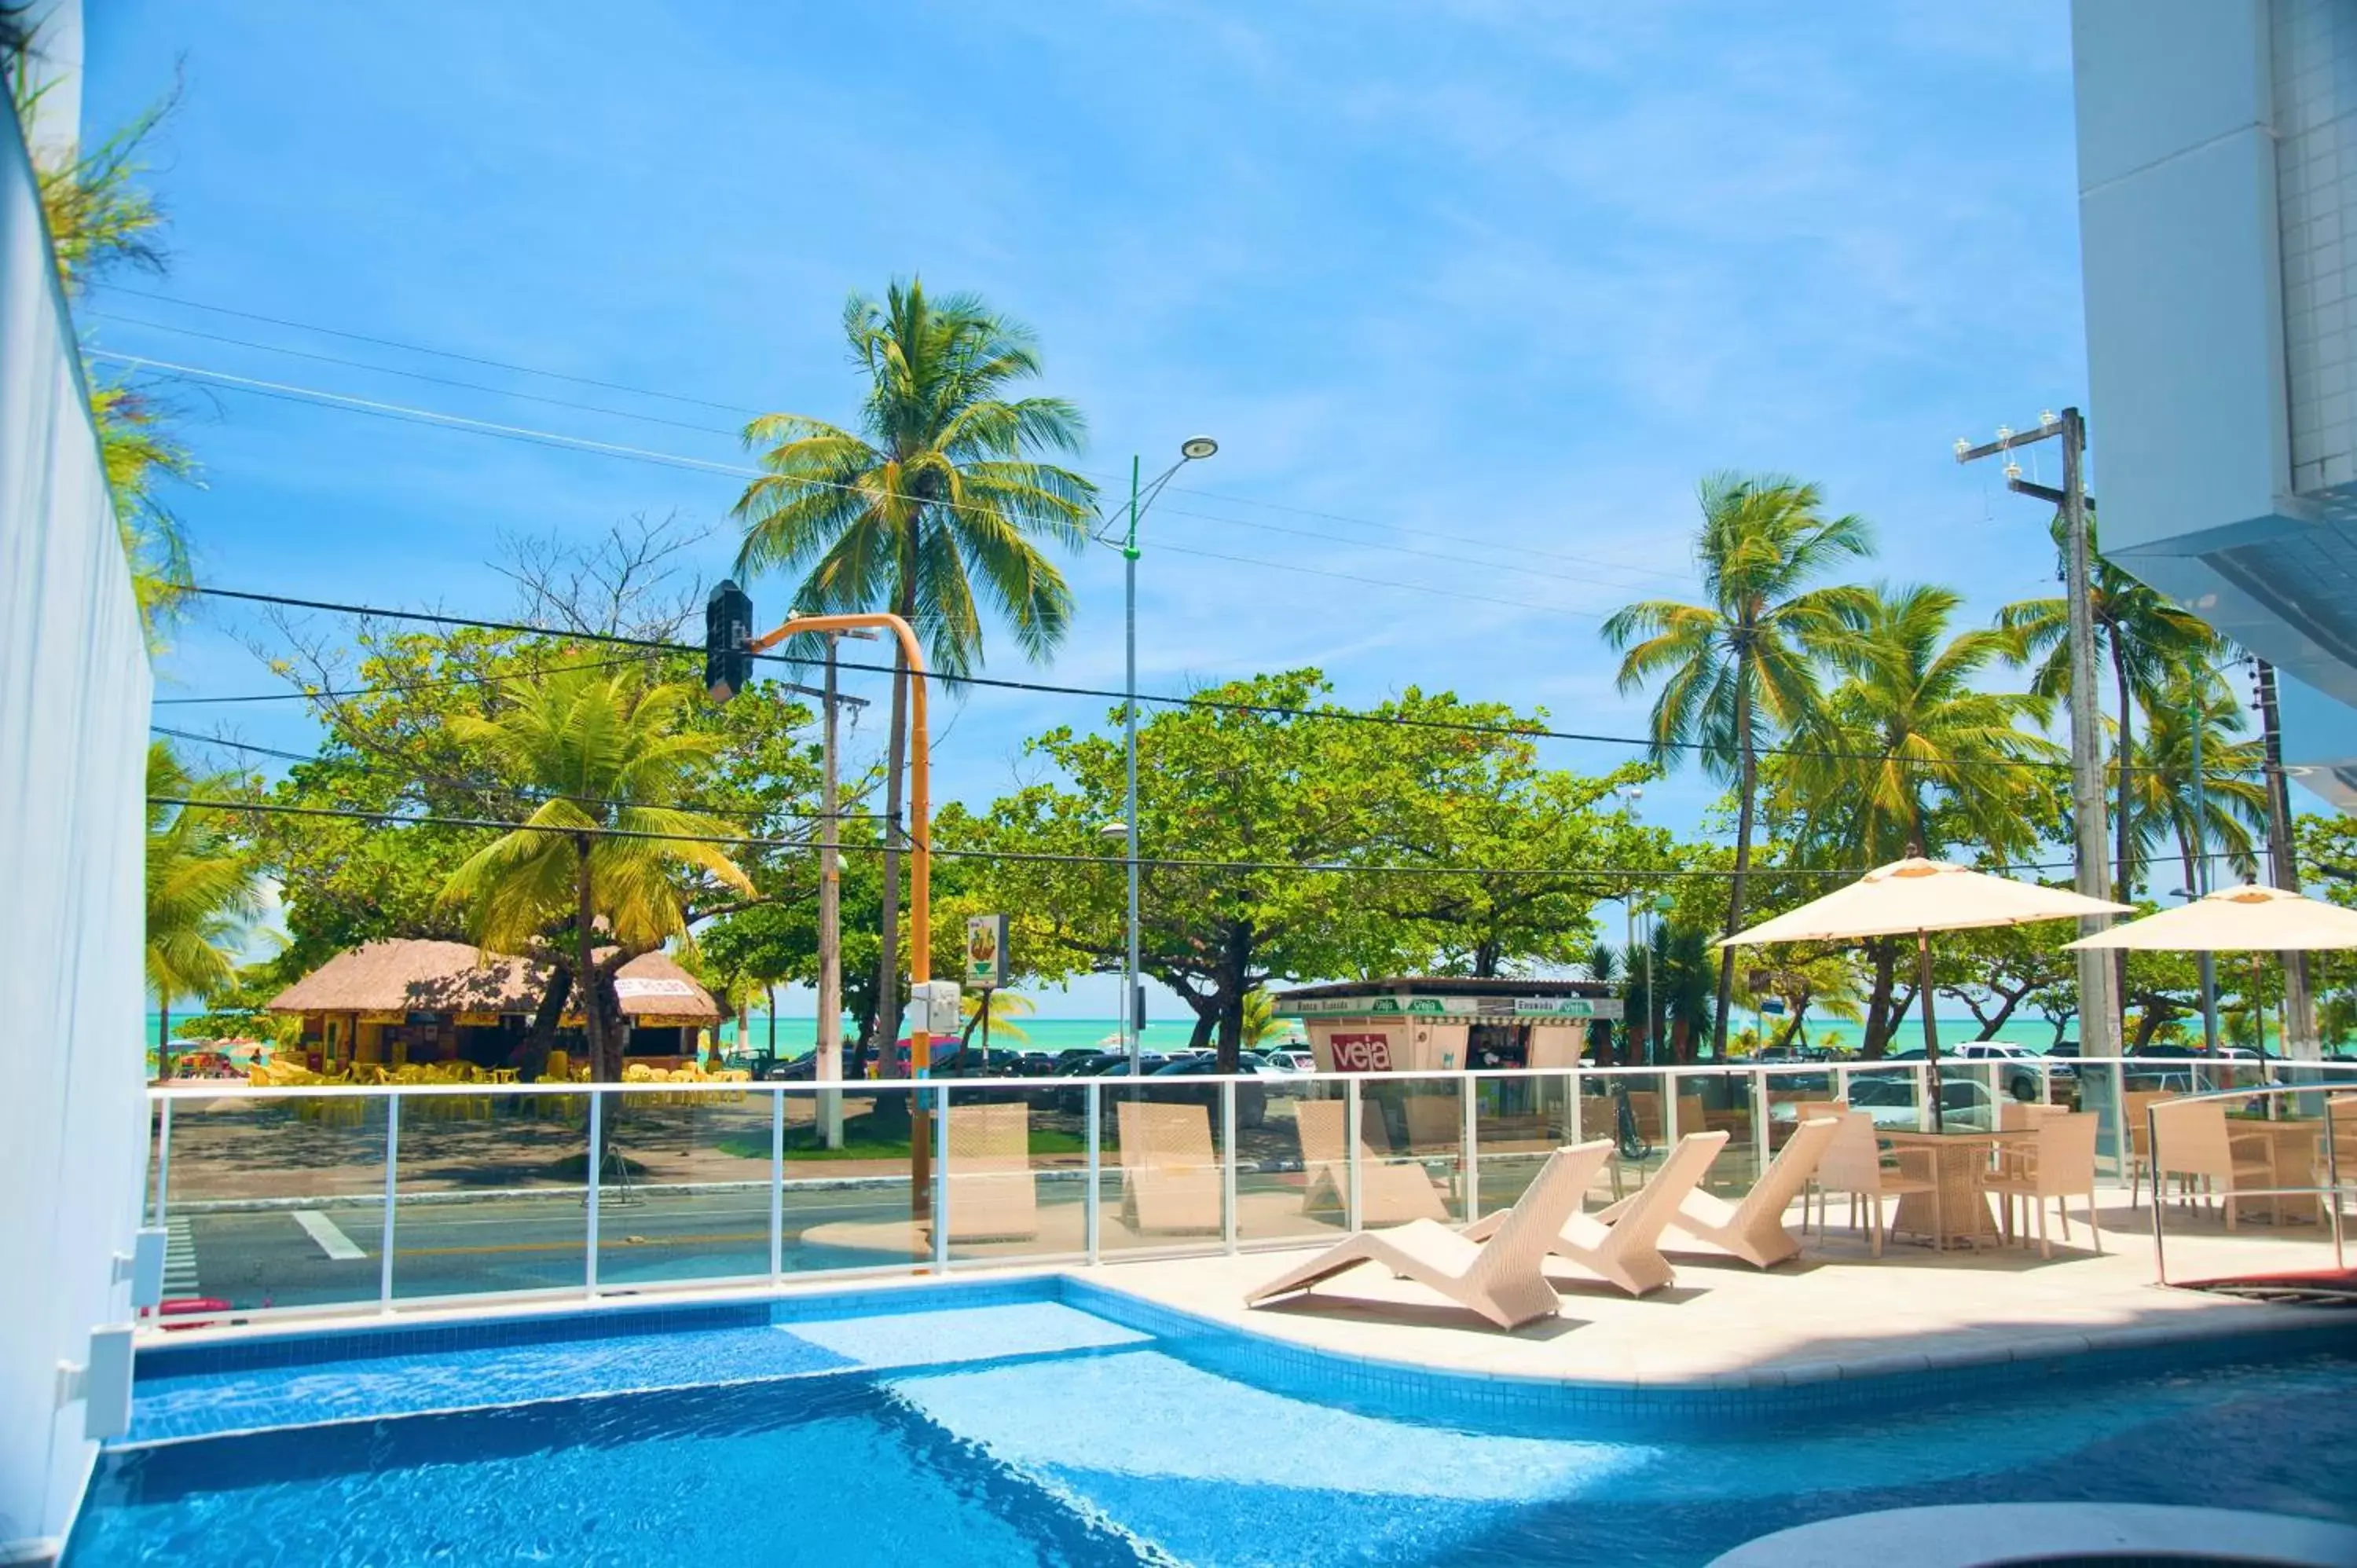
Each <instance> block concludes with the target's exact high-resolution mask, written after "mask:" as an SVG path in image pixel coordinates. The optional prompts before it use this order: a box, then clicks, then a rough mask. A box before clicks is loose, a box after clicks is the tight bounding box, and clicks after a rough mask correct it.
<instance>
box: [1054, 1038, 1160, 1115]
mask: <svg viewBox="0 0 2357 1568" xmlns="http://www.w3.org/2000/svg"><path fill="white" fill-rule="evenodd" d="M1169 1061H1170V1058H1168V1057H1166V1056H1164V1055H1163V1054H1162V1053H1161V1052H1159V1051H1147V1052H1145V1053H1143V1054H1142V1055H1140V1056H1139V1057H1138V1058H1137V1070H1138V1072H1139V1073H1140V1074H1146V1073H1151V1072H1155V1071H1157V1070H1159V1069H1162V1068H1164V1067H1166V1066H1168V1064H1169ZM1069 1076H1070V1077H1071V1078H1074V1079H1083V1078H1126V1077H1128V1076H1129V1058H1128V1057H1127V1056H1126V1055H1125V1054H1124V1053H1123V1052H1120V1051H1105V1052H1103V1053H1102V1054H1101V1055H1099V1056H1098V1057H1097V1058H1096V1059H1095V1060H1094V1061H1093V1062H1091V1063H1089V1064H1086V1065H1084V1066H1082V1068H1081V1069H1080V1070H1079V1071H1077V1072H1074V1073H1071V1074H1070V1075H1069ZM1056 1109H1057V1110H1059V1111H1061V1112H1064V1114H1066V1115H1067V1116H1083V1115H1086V1114H1087V1113H1088V1109H1089V1091H1088V1090H1085V1089H1082V1088H1081V1087H1080V1086H1079V1085H1078V1084H1077V1083H1076V1084H1074V1085H1073V1087H1071V1088H1070V1089H1063V1090H1057V1091H1056ZM1107 1114H1111V1113H1110V1112H1108V1113H1107Z"/></svg>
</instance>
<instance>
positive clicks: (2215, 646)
mask: <svg viewBox="0 0 2357 1568" xmlns="http://www.w3.org/2000/svg"><path fill="white" fill-rule="evenodd" d="M2092 526H2093V525H2092V524H2091V525H2090V529H2091V532H2090V547H2091V548H2092V540H2093V534H2092ZM2054 532H2055V546H2056V548H2057V549H2058V550H2060V549H2061V547H2062V543H2063V541H2062V537H2061V516H2060V514H2058V515H2057V516H2056V519H2055V529H2054ZM2087 598H2088V603H2089V605H2090V607H2091V608H2092V610H2093V616H2094V621H2095V640H2096V644H2097V648H2098V651H2099V653H2100V655H2101V656H2102V657H2104V659H2106V660H2109V661H2110V664H2111V667H2112V686H2113V693H2114V697H2115V702H2116V703H2117V707H2116V711H2115V713H2114V714H2113V723H2114V725H2115V726H2116V731H2115V733H2116V734H2117V736H2118V748H2119V752H2120V755H2122V756H2126V755H2128V754H2129V753H2131V752H2132V751H2134V749H2135V747H2136V709H2137V707H2138V705H2139V704H2141V705H2142V706H2144V707H2146V708H2147V709H2149V708H2150V707H2151V706H2152V705H2153V703H2155V702H2156V701H2157V700H2158V696H2159V693H2160V691H2161V688H2162V687H2163V685H2165V684H2166V683H2167V681H2168V678H2169V671H2171V670H2174V669H2177V668H2179V666H2181V665H2184V664H2186V663H2188V662H2190V661H2200V662H2202V663H2212V662H2214V661H2215V660H2216V659H2217V656H2218V654H2219V652H2220V651H2221V650H2222V648H2223V646H2224V645H2223V644H2222V642H2221V641H2220V639H2219V637H2218V634H2217V633H2216V632H2213V631H2212V630H2211V629H2210V628H2209V627H2207V626H2206V625H2204V624H2203V623H2202V622H2201V619H2200V618H2198V617H2196V616H2193V615H2191V614H2190V613H2188V612H2187V611H2185V610H2181V609H2179V608H2178V607H2176V606H2175V605H2173V604H2171V603H2169V600H2168V599H2166V598H2164V597H2163V596H2161V595H2160V594H2159V593H2158V591H2156V590H2154V589H2152V588H2148V587H2147V586H2145V585H2143V584H2142V583H2140V582H2138V581H2136V579H2135V578H2134V577H2131V576H2129V575H2127V574H2126V572H2124V571H2122V570H2121V569H2120V568H2119V567H2117V566H2115V565H2114V564H2112V563H2110V562H2109V561H2106V560H2105V559H2104V558H2103V557H2102V556H2101V555H2093V556H2091V557H2090V558H2089V575H2088V582H2087ZM1997 624H1998V625H1999V626H2001V627H2003V628H2006V629H2007V630H2008V631H2016V632H2019V633H2020V634H2021V636H2022V639H2023V641H2024V644H2025V646H2026V648H2027V650H2028V651H2029V656H2030V657H2031V658H2033V659H2037V660H2040V663H2039V666H2038V670H2037V673H2036V674H2035V675H2034V676H2033V677H2032V679H2031V681H2030V690H2031V691H2033V692H2035V693H2038V694H2039V695H2040V696H2044V697H2057V698H2059V697H2067V696H2068V695H2069V694H2070V692H2071V605H2070V601H2069V600H2068V599H2066V598H2063V597H2061V596H2059V595H2058V596H2055V597H2053V598H2046V599H2025V600H2023V601H2021V602H2020V603H2018V604H2012V605H2007V607H2005V608H2004V609H2002V610H2000V611H1998V612H1997ZM2123 777H2125V776H2123ZM2117 805H2118V810H2117V814H2116V817H2115V822H2113V834H2114V841H2115V843H2114V856H2113V858H2114V860H2115V866H2114V875H2115V878H2116V880H2117V886H2116V887H2115V889H2114V896H2115V897H2118V898H2121V899H2124V900H2126V901H2128V902H2131V903H2132V902H2134V901H2135V887H2136V861H2135V859H2134V856H2133V854H2132V842H2133V839H2134V837H2135V832H2134V829H2133V827H2132V825H2131V823H2130V822H2129V818H2130V816H2131V814H2132V808H2131V806H2130V804H2129V801H2128V798H2127V786H2126V784H2125V783H2122V784H2121V785H2120V786H2119V792H2118V795H2117Z"/></svg>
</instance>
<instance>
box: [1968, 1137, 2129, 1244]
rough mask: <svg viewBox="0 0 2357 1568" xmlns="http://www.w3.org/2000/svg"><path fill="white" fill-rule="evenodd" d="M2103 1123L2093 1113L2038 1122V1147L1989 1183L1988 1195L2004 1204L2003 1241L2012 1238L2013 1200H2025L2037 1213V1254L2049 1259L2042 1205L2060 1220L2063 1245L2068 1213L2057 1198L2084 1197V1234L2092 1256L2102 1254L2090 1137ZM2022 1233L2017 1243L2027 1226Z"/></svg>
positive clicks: (2066, 1240)
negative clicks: (2087, 1234)
mask: <svg viewBox="0 0 2357 1568" xmlns="http://www.w3.org/2000/svg"><path fill="white" fill-rule="evenodd" d="M2103 1121H2104V1119H2103V1117H2102V1115H2101V1114H2100V1113H2099V1112H2093V1111H2082V1112H2075V1113H2065V1114H2063V1115H2060V1116H2041V1117H2039V1118H2038V1122H2037V1125H2038V1142H2037V1143H2036V1144H2033V1145H2031V1146H2030V1148H2029V1150H2028V1151H2027V1157H2025V1158H2022V1159H2019V1160H2016V1161H2011V1162H2008V1163H2007V1165H2006V1167H2005V1168H2004V1169H2002V1170H2000V1171H1999V1172H1998V1173H1997V1174H1996V1176H1992V1177H1990V1178H1989V1181H1988V1190H1989V1191H1991V1192H1993V1193H1995V1194H1996V1195H1997V1197H1999V1198H2001V1199H2002V1200H2003V1201H2004V1205H2005V1232H2006V1236H2007V1239H2008V1240H2010V1239H2011V1237H2012V1235H2013V1200H2014V1199H2015V1198H2017V1197H2021V1198H2027V1199H2029V1205H2030V1207H2031V1208H2034V1209H2036V1210H2037V1212H2038V1255H2039V1256H2040V1257H2041V1258H2050V1257H2052V1256H2053V1255H2054V1243H2053V1241H2052V1240H2051V1239H2050V1237H2049V1236H2048V1235H2047V1233H2046V1205H2047V1203H2048V1202H2049V1201H2051V1202H2052V1203H2053V1205H2054V1211H2055V1213H2056V1214H2058V1215H2060V1216H2061V1219H2062V1240H2063V1244H2064V1245H2066V1246H2067V1245H2069V1243H2070V1240H2071V1211H2070V1208H2069V1207H2068V1206H2067V1205H2066V1204H2065V1203H2064V1202H2063V1199H2065V1198H2066V1197H2084V1198H2085V1199H2086V1200H2087V1230H2088V1231H2089V1232H2090V1233H2091V1234H2092V1235H2093V1237H2094V1238H2095V1251H2098V1252H2100V1251H2103V1250H2104V1233H2103V1231H2102V1230H2098V1229H2097V1228H2096V1226H2095V1132H2096V1129H2097V1128H2099V1127H2101V1126H2102V1125H2103ZM2022 1229H2023V1230H2024V1235H2023V1237H2022V1240H2024V1241H2027V1240H2029V1236H2028V1234H2027V1231H2028V1230H2029V1226H2028V1225H2027V1223H2025V1224H2024V1225H2023V1228H2022Z"/></svg>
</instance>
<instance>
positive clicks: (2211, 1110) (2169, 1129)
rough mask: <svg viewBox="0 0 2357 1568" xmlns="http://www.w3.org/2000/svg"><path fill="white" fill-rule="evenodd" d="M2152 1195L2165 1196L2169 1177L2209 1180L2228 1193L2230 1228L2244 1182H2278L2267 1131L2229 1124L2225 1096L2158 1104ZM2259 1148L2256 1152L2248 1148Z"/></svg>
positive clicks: (2270, 1184) (2249, 1184) (2154, 1112)
mask: <svg viewBox="0 0 2357 1568" xmlns="http://www.w3.org/2000/svg"><path fill="white" fill-rule="evenodd" d="M2151 1114H2152V1132H2153V1149H2152V1195H2153V1201H2154V1202H2155V1203H2158V1202H2159V1201H2160V1184H2161V1181H2162V1180H2163V1178H2165V1177H2168V1176H2177V1177H2179V1178H2181V1179H2182V1180H2183V1181H2184V1182H2185V1183H2186V1184H2187V1187H2186V1191H2187V1193H2188V1195H2189V1196H2190V1191H2191V1187H2190V1184H2191V1183H2193V1182H2196V1181H2206V1182H2208V1183H2210V1184H2211V1187H2212V1191H2215V1192H2219V1193H2221V1194H2222V1196H2223V1198H2224V1201H2225V1205H2226V1229H2227V1230H2233V1229H2234V1221H2235V1219H2236V1218H2237V1215H2238V1213H2239V1210H2240V1206H2241V1199H2239V1198H2238V1197H2236V1196H2235V1189H2236V1188H2238V1187H2273V1186H2274V1185H2275V1161H2274V1159H2273V1158H2272V1157H2271V1155H2272V1152H2271V1150H2270V1148H2269V1145H2268V1143H2267V1137H2266V1133H2234V1132H2231V1131H2229V1130H2228V1128H2227V1125H2226V1102H2225V1101H2222V1100H2171V1101H2162V1102H2160V1103H2158V1104H2156V1105H2154V1106H2153V1107H2152V1112H2151ZM2249 1150H2256V1151H2257V1152H2256V1153H2255V1154H2253V1153H2247V1152H2244V1151H2249Z"/></svg>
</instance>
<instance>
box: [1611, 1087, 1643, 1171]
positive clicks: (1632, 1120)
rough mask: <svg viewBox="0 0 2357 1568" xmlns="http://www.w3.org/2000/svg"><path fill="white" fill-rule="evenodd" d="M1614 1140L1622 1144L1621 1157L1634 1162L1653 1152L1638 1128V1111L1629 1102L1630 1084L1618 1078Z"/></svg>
mask: <svg viewBox="0 0 2357 1568" xmlns="http://www.w3.org/2000/svg"><path fill="white" fill-rule="evenodd" d="M1612 1102H1613V1103H1612V1141H1613V1142H1614V1143H1615V1144H1619V1145H1620V1157H1621V1158H1622V1159H1624V1160H1628V1161H1630V1162H1631V1163H1632V1164H1633V1163H1635V1162H1638V1161H1641V1160H1643V1159H1644V1158H1645V1157H1646V1156H1648V1155H1651V1154H1652V1152H1653V1145H1652V1144H1649V1143H1647V1142H1645V1134H1644V1133H1641V1132H1640V1131H1639V1130H1638V1127H1637V1112H1636V1111H1635V1109H1634V1108H1633V1107H1631V1105H1630V1103H1629V1086H1628V1085H1627V1084H1625V1083H1622V1082H1620V1080H1618V1079H1615V1080H1614V1081H1613V1084H1612Z"/></svg>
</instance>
